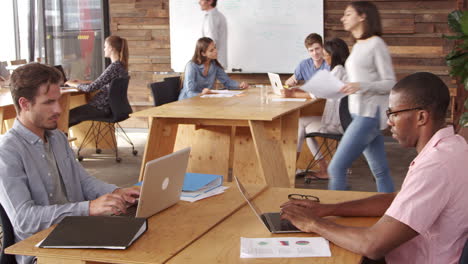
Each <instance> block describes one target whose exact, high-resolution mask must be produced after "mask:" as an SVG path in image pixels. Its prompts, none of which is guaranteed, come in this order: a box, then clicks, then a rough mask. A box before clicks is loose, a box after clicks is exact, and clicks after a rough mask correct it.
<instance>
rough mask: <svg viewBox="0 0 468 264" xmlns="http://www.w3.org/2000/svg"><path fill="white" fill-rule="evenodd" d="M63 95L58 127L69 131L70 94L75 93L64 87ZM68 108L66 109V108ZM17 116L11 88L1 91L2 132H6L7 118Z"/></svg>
mask: <svg viewBox="0 0 468 264" xmlns="http://www.w3.org/2000/svg"><path fill="white" fill-rule="evenodd" d="M61 92H62V96H61V97H60V106H61V108H62V113H61V114H60V117H59V120H58V124H57V128H58V129H60V130H62V131H63V132H68V117H69V112H68V109H69V107H70V95H71V94H73V93H75V91H74V90H71V89H62V90H61ZM65 109H66V110H65ZM15 117H16V109H15V105H14V103H13V99H12V97H11V93H10V91H9V90H6V89H5V90H3V91H1V92H0V133H4V132H6V130H7V128H6V127H4V126H5V120H9V119H13V118H15Z"/></svg>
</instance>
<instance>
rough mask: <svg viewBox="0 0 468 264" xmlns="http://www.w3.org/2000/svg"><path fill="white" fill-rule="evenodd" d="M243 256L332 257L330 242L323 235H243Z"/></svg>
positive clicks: (241, 251)
mask: <svg viewBox="0 0 468 264" xmlns="http://www.w3.org/2000/svg"><path fill="white" fill-rule="evenodd" d="M240 257H241V258H304V257H331V251H330V244H329V243H328V240H326V239H325V238H323V237H278V238H245V237H241V249H240Z"/></svg>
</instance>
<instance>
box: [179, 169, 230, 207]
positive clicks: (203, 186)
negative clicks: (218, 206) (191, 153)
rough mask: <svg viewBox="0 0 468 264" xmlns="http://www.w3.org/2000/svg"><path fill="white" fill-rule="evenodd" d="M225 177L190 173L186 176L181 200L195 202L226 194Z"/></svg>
mask: <svg viewBox="0 0 468 264" xmlns="http://www.w3.org/2000/svg"><path fill="white" fill-rule="evenodd" d="M222 184H223V176H221V175H213V174H201V173H190V172H187V173H186V174H185V179H184V185H183V187H182V194H181V197H180V199H181V200H183V201H188V202H195V201H198V200H201V199H205V198H208V197H210V196H213V195H218V194H221V193H223V192H224V190H225V189H227V187H223V186H222Z"/></svg>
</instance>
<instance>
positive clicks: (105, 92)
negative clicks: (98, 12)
mask: <svg viewBox="0 0 468 264" xmlns="http://www.w3.org/2000/svg"><path fill="white" fill-rule="evenodd" d="M104 57H106V58H110V59H111V62H112V63H111V64H110V65H109V66H108V67H107V68H106V70H105V71H104V72H103V73H102V74H101V75H100V76H99V77H98V78H97V79H96V80H95V81H94V82H92V83H90V84H84V83H80V82H78V81H68V82H67V84H68V85H70V86H73V87H76V88H78V90H80V91H83V92H87V93H89V92H94V91H99V92H98V93H97V94H96V95H95V96H94V97H93V98H92V99H91V101H90V102H89V103H88V104H85V105H82V106H78V107H76V108H73V109H71V110H70V120H69V127H72V126H74V125H77V124H79V123H81V122H83V121H86V120H90V119H91V118H95V117H107V116H109V115H110V114H111V109H110V105H109V89H110V83H111V82H112V80H114V79H116V78H123V77H128V45H127V40H126V39H124V38H121V37H119V36H109V37H107V38H106V40H105V42H104Z"/></svg>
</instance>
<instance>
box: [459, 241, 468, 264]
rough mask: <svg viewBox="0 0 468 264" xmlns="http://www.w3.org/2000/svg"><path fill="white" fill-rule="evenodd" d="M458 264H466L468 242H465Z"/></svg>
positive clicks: (467, 260) (467, 261)
mask: <svg viewBox="0 0 468 264" xmlns="http://www.w3.org/2000/svg"><path fill="white" fill-rule="evenodd" d="M458 264H468V240H466V242H465V246H464V247H463V250H462V254H461V256H460V260H459V262H458Z"/></svg>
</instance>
